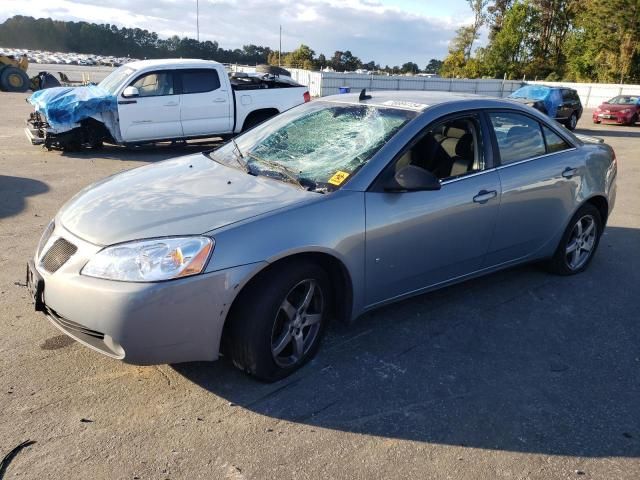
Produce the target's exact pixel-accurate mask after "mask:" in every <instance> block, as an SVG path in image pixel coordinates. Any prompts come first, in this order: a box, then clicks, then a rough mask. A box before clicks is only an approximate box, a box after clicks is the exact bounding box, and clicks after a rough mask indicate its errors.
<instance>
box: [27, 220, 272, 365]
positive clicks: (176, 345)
mask: <svg viewBox="0 0 640 480" xmlns="http://www.w3.org/2000/svg"><path fill="white" fill-rule="evenodd" d="M59 237H62V238H64V239H66V240H67V241H69V242H71V243H72V244H74V245H75V246H77V247H78V250H77V251H76V253H74V254H73V255H72V256H71V257H70V258H69V259H68V260H67V261H66V262H65V263H64V264H63V265H62V267H60V268H59V269H58V270H56V271H55V272H54V273H49V272H48V271H47V270H46V269H45V268H44V266H43V264H42V262H41V258H34V263H35V266H36V267H35V268H36V270H37V271H38V273H39V274H40V275H41V276H42V278H43V279H44V293H43V300H44V309H43V311H44V313H45V314H46V315H47V318H48V319H49V320H50V321H51V323H53V324H54V325H55V326H56V327H57V328H58V329H60V330H61V331H63V332H64V333H65V334H67V335H69V336H70V337H72V338H74V339H75V340H77V341H79V342H80V343H82V344H84V345H86V346H88V347H90V348H92V349H94V350H96V351H98V352H100V353H103V354H105V355H108V356H110V357H112V358H117V359H121V360H123V361H125V362H127V363H132V364H137V365H150V364H163V363H178V362H186V361H196V360H216V359H217V358H218V355H219V345H220V338H221V335H222V328H223V326H224V321H225V319H226V316H227V313H228V311H229V308H230V306H231V304H232V302H233V300H234V298H235V296H236V295H237V293H238V292H239V291H240V289H241V287H242V286H243V285H244V283H246V281H247V280H248V279H249V278H251V276H252V275H253V273H254V272H256V271H258V270H260V269H261V268H262V267H263V266H264V264H262V263H254V264H251V265H244V266H239V267H234V268H229V269H226V270H219V271H215V272H212V273H207V274H201V275H195V276H192V277H186V278H183V279H177V280H171V281H165V282H156V283H134V282H118V281H111V280H102V279H97V278H91V277H86V276H83V275H80V273H79V272H80V270H81V268H82V267H83V266H84V265H85V264H86V262H87V261H88V259H89V258H90V257H91V256H92V255H93V254H95V253H96V252H97V251H98V250H100V248H101V247H99V246H96V245H93V244H90V243H88V242H85V241H84V240H82V239H80V238H78V237H76V236H74V235H72V234H71V233H69V232H68V231H67V230H65V229H64V228H62V227H60V226H57V227H56V229H55V230H54V232H53V234H52V236H51V238H50V239H49V241H48V242H47V244H46V245H45V246H44V247H43V248H42V252H41V253H42V254H41V257H43V256H44V254H46V252H47V251H48V248H50V246H51V245H52V244H53V242H55V240H56V239H57V238H59ZM213 258H214V260H215V253H214V257H213Z"/></svg>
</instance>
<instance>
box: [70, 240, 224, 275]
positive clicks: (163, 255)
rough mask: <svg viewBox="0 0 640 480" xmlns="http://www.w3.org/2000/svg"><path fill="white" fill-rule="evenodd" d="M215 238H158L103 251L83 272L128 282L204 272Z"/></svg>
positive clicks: (116, 246) (90, 261) (124, 244)
mask: <svg viewBox="0 0 640 480" xmlns="http://www.w3.org/2000/svg"><path fill="white" fill-rule="evenodd" d="M213 246H214V241H213V240H212V239H211V238H209V237H176V238H157V239H153V240H141V241H136V242H129V243H122V244H120V245H114V246H112V247H107V248H105V249H104V250H101V251H99V252H98V253H97V254H96V255H95V256H94V257H93V258H92V259H91V260H89V262H88V263H87V264H86V265H85V266H84V268H83V269H82V271H81V272H80V273H81V274H82V275H87V276H89V277H97V278H104V279H107V280H122V281H127V282H156V281H160V280H170V279H172V278H179V277H187V276H189V275H197V274H198V273H200V272H202V270H203V269H204V267H205V265H206V264H207V260H208V259H209V254H210V253H211V251H212V250H213Z"/></svg>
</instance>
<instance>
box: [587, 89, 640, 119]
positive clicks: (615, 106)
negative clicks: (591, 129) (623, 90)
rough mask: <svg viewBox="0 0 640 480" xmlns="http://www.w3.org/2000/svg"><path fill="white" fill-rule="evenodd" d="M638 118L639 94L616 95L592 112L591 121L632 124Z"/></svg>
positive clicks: (639, 115) (639, 109)
mask: <svg viewBox="0 0 640 480" xmlns="http://www.w3.org/2000/svg"><path fill="white" fill-rule="evenodd" d="M639 118H640V96H637V95H618V96H617V97H613V98H612V99H611V100H607V101H606V102H604V103H603V104H602V105H600V106H599V107H598V108H596V109H595V111H594V112H593V123H600V122H602V123H617V124H620V125H634V124H635V123H636V122H637V121H638V119H639Z"/></svg>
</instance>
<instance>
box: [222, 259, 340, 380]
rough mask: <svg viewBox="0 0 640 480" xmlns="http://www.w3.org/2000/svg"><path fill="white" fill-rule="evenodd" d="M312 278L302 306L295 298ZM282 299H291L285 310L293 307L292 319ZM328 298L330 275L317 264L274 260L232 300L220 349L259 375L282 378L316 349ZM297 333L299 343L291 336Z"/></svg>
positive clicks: (251, 373) (323, 328) (319, 339)
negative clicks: (306, 302)
mask: <svg viewBox="0 0 640 480" xmlns="http://www.w3.org/2000/svg"><path fill="white" fill-rule="evenodd" d="M311 281H312V282H314V285H315V288H314V290H313V293H312V295H311V299H310V302H309V306H308V307H307V308H306V309H304V311H303V310H302V308H303V303H301V304H300V305H298V304H297V303H298V300H300V302H302V300H303V298H302V297H303V296H304V294H305V292H307V289H306V287H307V286H308V285H310V283H306V282H311ZM285 300H287V301H289V306H291V305H293V310H289V312H290V313H292V312H295V313H294V320H291V316H290V315H288V314H287V313H286V312H285V309H284V308H283V305H284V304H285ZM332 301H333V300H332V298H331V289H330V282H329V276H328V275H327V273H326V271H325V270H324V269H323V268H321V267H320V266H318V265H317V264H315V263H311V262H307V261H302V262H296V263H286V264H284V265H282V266H281V267H277V266H276V267H275V268H274V269H273V270H270V271H268V272H265V273H264V274H261V276H260V277H259V278H258V279H256V281H254V282H253V283H251V284H250V285H248V286H247V288H245V290H244V291H243V292H241V294H240V296H239V297H238V299H237V300H236V302H235V303H234V306H233V308H232V311H231V313H230V316H229V319H228V320H227V322H228V324H227V325H226V328H225V333H224V337H225V338H224V349H225V353H226V354H228V355H230V357H231V360H232V361H233V364H234V365H235V366H236V367H238V368H239V369H240V370H242V371H244V372H246V373H248V374H250V375H253V376H255V377H257V378H259V379H260V380H263V381H267V382H272V381H275V380H279V379H281V378H284V377H286V376H287V375H290V374H291V373H293V372H295V371H296V370H297V369H298V368H300V367H302V366H303V365H304V364H305V363H307V362H308V361H309V360H310V359H311V358H313V356H314V355H315V354H316V352H317V351H318V347H319V346H320V342H321V340H322V336H323V335H324V331H325V329H326V325H327V323H328V320H329V315H330V312H331V304H332V303H331V302H332ZM296 307H299V308H296ZM301 312H302V314H301ZM310 312H311V313H310ZM318 312H319V313H318ZM312 317H313V319H318V320H317V322H316V323H313V324H310V325H306V326H305V325H304V322H305V320H304V319H305V318H312ZM313 319H312V320H309V321H310V322H312V321H313ZM296 322H298V323H296ZM300 322H302V323H300ZM287 332H288V333H287ZM305 335H306V336H305ZM299 338H301V339H302V340H300V341H301V342H302V343H299V342H296V339H299ZM282 345H284V346H282ZM278 347H280V349H278ZM296 347H297V348H296ZM298 352H300V355H299V356H298Z"/></svg>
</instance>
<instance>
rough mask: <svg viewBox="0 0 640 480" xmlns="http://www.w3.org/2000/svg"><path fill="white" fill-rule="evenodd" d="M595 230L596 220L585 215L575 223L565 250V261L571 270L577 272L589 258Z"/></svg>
mask: <svg viewBox="0 0 640 480" xmlns="http://www.w3.org/2000/svg"><path fill="white" fill-rule="evenodd" d="M597 230H598V227H597V225H596V220H595V218H594V217H593V216H592V215H585V216H583V217H581V218H580V219H579V220H578V221H577V222H576V223H575V225H574V227H573V229H572V230H571V235H569V240H568V241H567V246H566V248H565V260H566V262H567V266H568V267H569V268H570V269H571V270H574V271H575V270H579V269H580V268H582V267H583V266H584V265H585V264H586V263H587V261H588V260H589V258H590V257H591V254H592V253H593V249H594V247H595V244H596V238H597V234H598V231H597Z"/></svg>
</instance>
